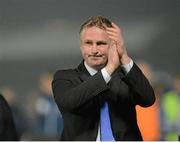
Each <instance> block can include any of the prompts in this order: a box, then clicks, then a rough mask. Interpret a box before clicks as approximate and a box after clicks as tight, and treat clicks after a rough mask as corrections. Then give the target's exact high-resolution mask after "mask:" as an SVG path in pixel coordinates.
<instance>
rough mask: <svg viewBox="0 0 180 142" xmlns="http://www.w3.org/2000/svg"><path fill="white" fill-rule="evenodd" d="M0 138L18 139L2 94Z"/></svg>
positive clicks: (5, 139) (0, 101) (0, 97)
mask: <svg viewBox="0 0 180 142" xmlns="http://www.w3.org/2000/svg"><path fill="white" fill-rule="evenodd" d="M0 140H3V141H7V140H8V141H12V140H16V141H17V140H18V136H17V132H16V129H15V125H14V121H13V117H12V113H11V110H10V108H9V105H8V103H7V102H6V100H5V99H4V97H3V96H2V95H0Z"/></svg>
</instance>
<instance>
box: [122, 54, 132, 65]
mask: <svg viewBox="0 0 180 142" xmlns="http://www.w3.org/2000/svg"><path fill="white" fill-rule="evenodd" d="M130 61H131V58H130V57H129V56H128V55H127V54H124V55H122V57H121V60H120V62H121V65H126V64H129V63H130Z"/></svg>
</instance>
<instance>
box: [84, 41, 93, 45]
mask: <svg viewBox="0 0 180 142" xmlns="http://www.w3.org/2000/svg"><path fill="white" fill-rule="evenodd" d="M84 43H85V44H88V45H92V42H91V41H85V42H84Z"/></svg>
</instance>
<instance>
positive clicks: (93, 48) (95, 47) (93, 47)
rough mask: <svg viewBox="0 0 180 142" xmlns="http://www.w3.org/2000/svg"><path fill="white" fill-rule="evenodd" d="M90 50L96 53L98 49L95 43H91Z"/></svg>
mask: <svg viewBox="0 0 180 142" xmlns="http://www.w3.org/2000/svg"><path fill="white" fill-rule="evenodd" d="M91 52H92V53H93V54H97V53H98V49H97V45H96V44H93V46H92V48H91Z"/></svg>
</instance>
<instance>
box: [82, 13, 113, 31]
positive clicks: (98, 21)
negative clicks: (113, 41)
mask: <svg viewBox="0 0 180 142" xmlns="http://www.w3.org/2000/svg"><path fill="white" fill-rule="evenodd" d="M93 26H96V27H98V28H101V29H105V26H107V27H112V23H111V21H110V20H109V19H107V18H106V17H103V16H92V17H90V18H89V19H88V20H86V21H85V22H84V23H83V24H82V25H81V28H80V31H79V33H81V32H82V30H83V29H84V28H87V27H93Z"/></svg>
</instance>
